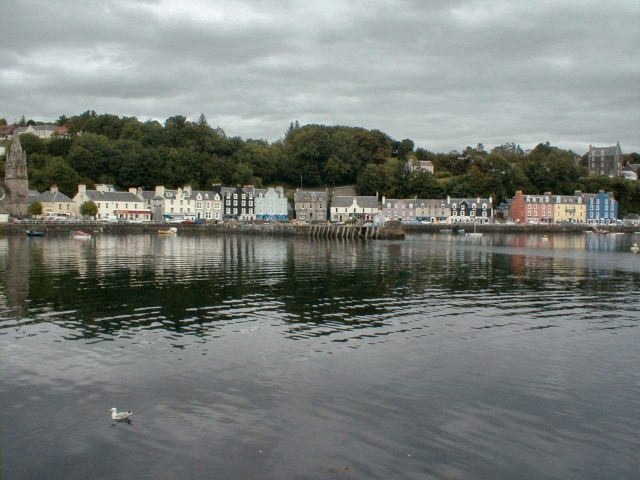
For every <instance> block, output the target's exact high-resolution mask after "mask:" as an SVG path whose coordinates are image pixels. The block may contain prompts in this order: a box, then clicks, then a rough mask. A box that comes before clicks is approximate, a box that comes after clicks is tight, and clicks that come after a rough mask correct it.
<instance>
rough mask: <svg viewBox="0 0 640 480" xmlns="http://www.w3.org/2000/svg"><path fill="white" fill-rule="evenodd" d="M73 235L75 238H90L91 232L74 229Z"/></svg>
mask: <svg viewBox="0 0 640 480" xmlns="http://www.w3.org/2000/svg"><path fill="white" fill-rule="evenodd" d="M71 237H73V239H74V240H89V239H90V238H91V234H90V233H86V232H83V231H82V230H73V231H72V232H71Z"/></svg>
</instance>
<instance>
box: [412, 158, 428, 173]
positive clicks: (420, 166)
mask: <svg viewBox="0 0 640 480" xmlns="http://www.w3.org/2000/svg"><path fill="white" fill-rule="evenodd" d="M407 170H409V171H410V172H428V173H434V168H433V162H432V161H431V160H418V159H416V158H409V160H407Z"/></svg>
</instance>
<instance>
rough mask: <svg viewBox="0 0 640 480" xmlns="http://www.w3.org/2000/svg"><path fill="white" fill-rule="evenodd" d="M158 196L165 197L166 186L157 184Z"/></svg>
mask: <svg viewBox="0 0 640 480" xmlns="http://www.w3.org/2000/svg"><path fill="white" fill-rule="evenodd" d="M156 196H157V197H163V198H164V186H162V185H156Z"/></svg>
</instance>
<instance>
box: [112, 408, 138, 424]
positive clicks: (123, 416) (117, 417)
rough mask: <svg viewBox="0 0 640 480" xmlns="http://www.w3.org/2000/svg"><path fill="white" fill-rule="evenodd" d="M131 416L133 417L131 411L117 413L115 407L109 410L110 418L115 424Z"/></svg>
mask: <svg viewBox="0 0 640 480" xmlns="http://www.w3.org/2000/svg"><path fill="white" fill-rule="evenodd" d="M131 415H133V412H131V411H127V412H118V411H117V410H116V408H115V407H114V408H112V409H111V418H112V419H113V420H115V421H116V422H119V421H122V420H126V419H128V418H129V417H130V416H131Z"/></svg>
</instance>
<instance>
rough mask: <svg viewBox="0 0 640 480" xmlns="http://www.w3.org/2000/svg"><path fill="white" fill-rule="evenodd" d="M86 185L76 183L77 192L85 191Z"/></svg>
mask: <svg viewBox="0 0 640 480" xmlns="http://www.w3.org/2000/svg"><path fill="white" fill-rule="evenodd" d="M86 192H87V186H86V185H78V193H86Z"/></svg>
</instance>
